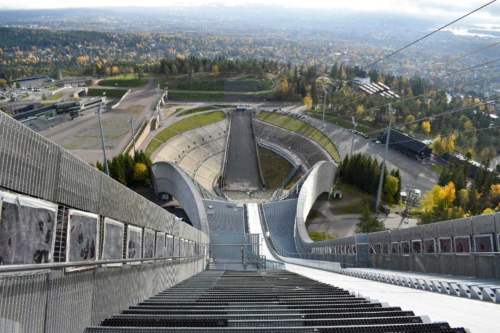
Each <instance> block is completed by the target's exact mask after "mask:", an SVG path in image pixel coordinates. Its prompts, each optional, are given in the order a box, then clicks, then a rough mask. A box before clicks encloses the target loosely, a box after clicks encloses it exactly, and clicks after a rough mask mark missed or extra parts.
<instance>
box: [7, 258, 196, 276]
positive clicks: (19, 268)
mask: <svg viewBox="0 0 500 333" xmlns="http://www.w3.org/2000/svg"><path fill="white" fill-rule="evenodd" d="M202 258H204V256H202V255H200V256H196V257H161V258H141V259H117V260H96V261H76V262H57V263H45V264H21V265H2V266H0V274H1V273H13V272H23V271H36V270H43V269H50V270H55V269H61V268H68V267H75V268H77V267H90V266H103V265H109V264H127V263H134V262H137V263H148V262H152V261H160V260H170V261H171V262H181V261H187V260H196V259H202Z"/></svg>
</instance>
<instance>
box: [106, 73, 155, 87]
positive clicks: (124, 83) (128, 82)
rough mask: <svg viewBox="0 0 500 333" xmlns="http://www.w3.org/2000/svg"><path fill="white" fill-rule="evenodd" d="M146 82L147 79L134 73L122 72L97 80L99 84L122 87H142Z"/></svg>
mask: <svg viewBox="0 0 500 333" xmlns="http://www.w3.org/2000/svg"><path fill="white" fill-rule="evenodd" d="M146 83H148V79H146V78H141V79H139V77H138V76H137V75H135V74H123V75H118V76H113V77H110V78H107V79H104V80H102V81H99V85H100V86H105V87H122V88H133V87H142V86H144V85H146Z"/></svg>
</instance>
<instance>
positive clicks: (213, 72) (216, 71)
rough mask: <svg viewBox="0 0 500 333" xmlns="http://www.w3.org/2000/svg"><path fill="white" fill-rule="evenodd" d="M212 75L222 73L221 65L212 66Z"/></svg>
mask: <svg viewBox="0 0 500 333" xmlns="http://www.w3.org/2000/svg"><path fill="white" fill-rule="evenodd" d="M212 75H213V76H215V77H217V76H219V75H220V68H219V65H217V64H215V65H213V66H212Z"/></svg>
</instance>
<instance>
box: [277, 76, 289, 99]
mask: <svg viewBox="0 0 500 333" xmlns="http://www.w3.org/2000/svg"><path fill="white" fill-rule="evenodd" d="M279 91H280V93H282V94H283V95H286V94H288V92H289V91H290V87H289V85H288V80H287V79H286V78H284V79H282V80H281V81H280V86H279Z"/></svg>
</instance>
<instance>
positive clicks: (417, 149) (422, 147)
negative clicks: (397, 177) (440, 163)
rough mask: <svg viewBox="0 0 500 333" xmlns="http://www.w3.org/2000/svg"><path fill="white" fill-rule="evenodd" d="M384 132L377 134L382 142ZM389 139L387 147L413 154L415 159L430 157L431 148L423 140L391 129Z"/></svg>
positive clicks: (384, 139)
mask: <svg viewBox="0 0 500 333" xmlns="http://www.w3.org/2000/svg"><path fill="white" fill-rule="evenodd" d="M386 132H387V131H384V132H382V133H381V134H380V135H379V136H378V139H379V140H380V141H381V142H383V143H384V142H385V141H386ZM389 139H390V142H389V147H390V148H392V149H395V150H397V151H399V152H401V153H403V154H405V155H408V156H413V157H415V158H417V159H425V158H430V157H431V155H432V149H431V148H430V147H429V146H427V145H426V144H425V143H424V142H422V141H420V140H418V139H415V138H413V137H411V136H409V135H408V134H405V133H403V132H400V131H398V130H395V129H392V130H391V135H390V138H389Z"/></svg>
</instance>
